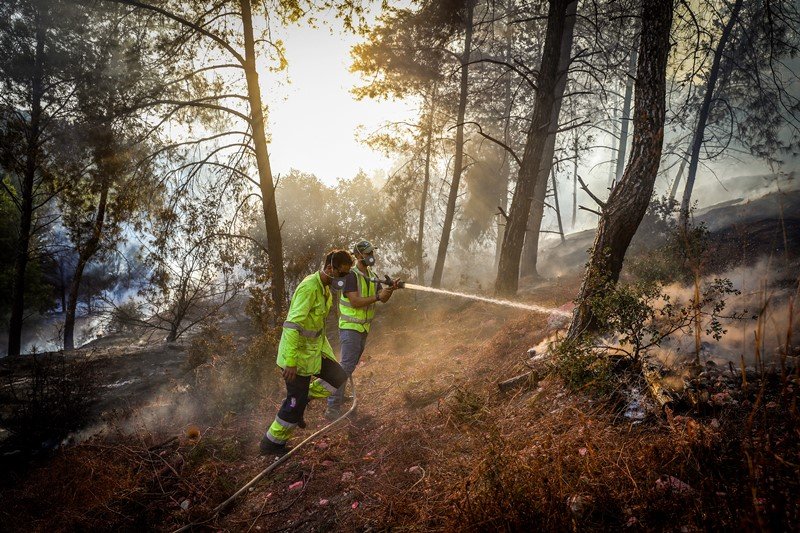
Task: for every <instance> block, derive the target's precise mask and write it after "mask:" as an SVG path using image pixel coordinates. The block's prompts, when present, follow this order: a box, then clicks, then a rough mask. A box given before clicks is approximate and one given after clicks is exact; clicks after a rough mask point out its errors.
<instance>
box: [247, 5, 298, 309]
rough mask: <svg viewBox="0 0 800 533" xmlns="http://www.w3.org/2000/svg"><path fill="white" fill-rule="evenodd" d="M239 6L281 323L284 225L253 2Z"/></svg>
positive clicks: (277, 306) (272, 272) (284, 299)
mask: <svg viewBox="0 0 800 533" xmlns="http://www.w3.org/2000/svg"><path fill="white" fill-rule="evenodd" d="M239 5H240V8H241V15H242V25H243V33H244V49H245V65H244V70H245V76H246V78H247V96H248V100H249V104H250V125H251V127H252V128H253V144H254V145H255V146H254V148H255V152H256V163H257V165H258V181H259V185H260V188H261V205H262V209H263V211H264V223H265V226H266V230H267V256H268V258H269V264H270V273H271V283H272V287H271V294H272V300H273V303H274V305H275V321H276V323H277V322H280V321H282V320H283V318H282V315H283V310H284V307H285V305H286V281H285V277H284V271H283V243H282V241H281V224H280V221H279V220H278V207H277V205H276V203H275V184H274V182H273V179H272V167H271V166H270V161H269V150H268V147H267V136H266V132H265V124H264V106H263V104H262V102H261V86H260V84H259V81H258V71H257V70H256V51H255V41H254V37H253V14H252V10H251V8H250V0H239Z"/></svg>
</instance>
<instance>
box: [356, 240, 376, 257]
mask: <svg viewBox="0 0 800 533" xmlns="http://www.w3.org/2000/svg"><path fill="white" fill-rule="evenodd" d="M374 249H375V247H374V246H372V243H371V242H369V241H366V240H362V241H358V242H357V243H356V245H355V247H353V251H354V252H358V253H360V254H368V253H370V252H372V251H373V250H374Z"/></svg>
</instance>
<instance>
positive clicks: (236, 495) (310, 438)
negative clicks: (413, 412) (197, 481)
mask: <svg viewBox="0 0 800 533" xmlns="http://www.w3.org/2000/svg"><path fill="white" fill-rule="evenodd" d="M349 380H350V387H351V388H352V389H353V404H352V405H351V406H350V409H348V410H347V412H346V413H345V414H343V415H342V416H340V417H339V418H337V419H336V420H334V421H333V422H331V423H330V424H328V425H327V426H324V427H322V428H320V429H319V430H317V431H316V432H314V433H312V434H311V435H309V436H308V437H306V438H305V440H303V441H302V442H300V444H298V445H297V446H294V447H293V448H292V449H291V450H289V451H288V452H286V454H285V455H282V456H281V457H279V458H277V459H276V460H275V461H274V462H273V463H272V464H271V465H269V466H268V467H267V468H265V469H264V470H262V471H261V472H259V473H258V475H256V476H255V477H254V478H253V479H251V480H250V481H248V482H247V483H245V484H244V485H242V487H241V488H240V489H239V490H237V491H236V492H234V493H233V494H232V495H231V497H230V498H228V499H227V500H225V501H224V502H222V503H221V504H219V505H217V506H216V507H215V508H214V513H213V514H212V515H211V516H210V517H209V518H208V519H206V520H204V521H203V522H193V523H191V524H186V525H185V526H183V527H182V528H180V529H176V530H175V531H174V532H173V533H179V532H182V531H188V530H189V529H191V528H192V527H194V526H199V525H201V524H204V523H206V522H209V521H210V520H213V519H214V518H216V517H217V516H218V515H219V514H220V513H221V512H222V511H224V510H225V509H227V508H228V507H229V506H230V505H231V504H232V503H233V502H234V501H236V500H237V499H238V498H239V497H241V496H242V494H244V493H246V492H247V491H249V490H250V489H251V488H252V487H253V486H255V485H256V484H257V483H258V482H259V481H261V480H262V479H264V478H265V477H267V476H268V475H269V474H270V473H271V472H272V471H273V470H275V469H276V468H278V467H279V466H280V465H282V464H283V463H285V462H286V461H288V460H289V458H291V457H292V456H293V455H294V454H296V453H297V452H298V451H299V450H301V449H302V448H303V447H304V446H305V445H306V444H309V443H310V442H313V441H314V439H316V438H317V437H319V436H321V435H324V434H325V433H327V432H328V431H330V430H331V429H333V428H334V427H335V426H337V425H339V424H340V423H341V422H342V421H343V420H344V419H345V418H347V417H348V416H350V414H351V413H352V412H353V411H355V409H356V404H357V398H356V387H355V385H354V384H353V377H352V376H350V378H349Z"/></svg>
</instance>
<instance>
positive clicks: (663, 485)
mask: <svg viewBox="0 0 800 533" xmlns="http://www.w3.org/2000/svg"><path fill="white" fill-rule="evenodd" d="M656 488H657V489H658V490H661V491H664V492H667V491H669V492H673V493H675V494H681V495H688V494H692V493H694V489H693V488H692V487H691V486H690V485H689V484H687V483H684V482H683V481H681V480H680V479H678V478H676V477H674V476H661V478H659V479H657V480H656Z"/></svg>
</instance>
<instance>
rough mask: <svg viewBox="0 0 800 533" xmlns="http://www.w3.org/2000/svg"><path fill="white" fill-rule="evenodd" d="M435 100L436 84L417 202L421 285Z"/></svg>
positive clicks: (423, 271)
mask: <svg viewBox="0 0 800 533" xmlns="http://www.w3.org/2000/svg"><path fill="white" fill-rule="evenodd" d="M435 102H436V84H435V83H434V84H433V88H432V89H431V99H430V103H429V104H428V113H429V114H430V117H429V118H428V131H427V132H426V133H427V136H428V138H427V139H426V140H425V179H424V180H423V182H422V196H421V198H420V202H419V227H418V228H417V280H418V281H419V283H420V284H421V285H425V259H424V258H423V254H424V242H423V241H424V238H425V209H427V203H428V188H429V187H430V183H431V147H432V145H433V112H434V109H435V107H434V106H435Z"/></svg>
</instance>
